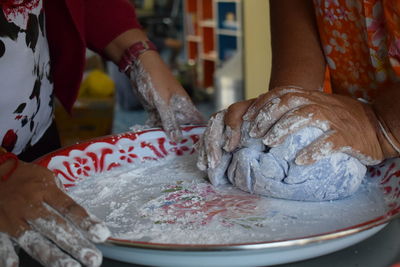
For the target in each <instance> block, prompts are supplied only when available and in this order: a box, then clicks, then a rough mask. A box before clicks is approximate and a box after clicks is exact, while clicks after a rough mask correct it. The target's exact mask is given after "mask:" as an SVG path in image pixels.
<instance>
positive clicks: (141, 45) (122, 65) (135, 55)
mask: <svg viewBox="0 0 400 267" xmlns="http://www.w3.org/2000/svg"><path fill="white" fill-rule="evenodd" d="M147 51H157V47H156V46H155V45H154V44H153V43H152V42H151V41H149V40H146V41H138V42H136V43H134V44H132V45H131V46H130V47H129V48H127V49H126V50H125V52H124V54H123V56H122V58H121V60H120V61H119V64H118V66H119V70H120V71H121V72H124V73H128V72H129V71H130V68H131V66H132V63H134V62H136V61H137V60H139V57H140V56H141V55H142V54H143V53H145V52H147Z"/></svg>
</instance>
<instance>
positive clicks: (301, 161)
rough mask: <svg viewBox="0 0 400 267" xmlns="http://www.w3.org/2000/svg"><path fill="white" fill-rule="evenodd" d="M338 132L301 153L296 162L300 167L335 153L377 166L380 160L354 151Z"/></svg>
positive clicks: (327, 134) (326, 136) (329, 133)
mask: <svg viewBox="0 0 400 267" xmlns="http://www.w3.org/2000/svg"><path fill="white" fill-rule="evenodd" d="M346 140H347V138H344V137H343V136H342V135H340V134H339V133H338V132H336V131H329V132H327V133H325V135H324V136H322V137H320V138H319V139H317V140H316V141H314V142H313V143H312V144H311V145H309V146H307V147H306V148H304V149H302V150H301V151H299V153H298V154H297V156H296V159H295V162H296V164H298V165H308V164H312V163H314V162H316V161H318V160H320V159H322V158H324V157H327V156H329V155H331V154H333V153H338V152H341V153H344V154H347V155H349V156H351V157H353V158H356V159H358V160H359V161H360V162H361V163H362V164H364V165H367V166H368V165H376V164H378V163H379V162H380V160H379V159H375V158H371V157H370V156H367V155H366V154H364V153H362V152H361V151H358V150H356V149H354V148H353V147H352V146H351V144H349V143H348V142H347V141H346Z"/></svg>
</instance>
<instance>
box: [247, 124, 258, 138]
mask: <svg viewBox="0 0 400 267" xmlns="http://www.w3.org/2000/svg"><path fill="white" fill-rule="evenodd" d="M249 136H250V137H251V138H256V136H257V125H254V126H253V127H251V129H250V132H249Z"/></svg>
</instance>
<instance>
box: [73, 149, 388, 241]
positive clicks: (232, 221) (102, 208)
mask: <svg viewBox="0 0 400 267" xmlns="http://www.w3.org/2000/svg"><path fill="white" fill-rule="evenodd" d="M195 162H196V155H192V156H182V157H172V156H171V157H169V158H166V159H162V160H160V161H148V162H143V163H140V164H134V165H130V166H123V167H120V168H118V169H114V170H112V171H109V172H105V173H103V174H101V175H97V176H93V177H90V178H88V179H85V180H83V181H81V182H79V183H78V184H77V185H76V186H75V187H73V188H71V189H70V190H69V194H70V195H71V196H72V198H74V199H75V200H76V201H77V202H78V203H80V204H82V205H83V206H84V207H86V208H87V209H88V210H89V211H90V212H91V213H93V214H94V215H96V216H97V217H98V218H99V219H102V220H104V221H105V223H106V224H107V226H108V227H109V229H110V230H111V233H112V237H113V238H117V239H124V240H131V241H143V242H154V243H168V244H233V243H246V242H265V241H274V240H282V239H291V238H296V237H304V236H309V235H315V234H320V233H324V232H330V231H334V230H337V229H340V228H344V227H349V226H352V225H355V224H358V223H361V222H365V221H366V220H368V219H370V218H374V217H376V216H379V215H381V214H383V213H384V212H385V209H386V208H385V207H386V205H385V202H384V200H383V198H382V194H381V193H380V189H379V188H378V187H377V186H375V185H373V184H369V183H365V184H363V185H362V186H361V188H360V189H359V190H358V191H357V193H355V194H354V195H353V196H352V197H350V198H347V199H344V200H340V201H332V202H329V201H327V202H299V201H288V200H280V199H273V198H266V197H262V196H257V195H252V194H248V193H246V192H243V191H241V190H238V189H236V188H234V187H233V186H231V185H224V186H219V187H214V186H212V185H211V184H210V183H208V181H207V180H206V177H205V174H204V173H203V172H201V171H200V170H198V169H197V168H196V164H195Z"/></svg>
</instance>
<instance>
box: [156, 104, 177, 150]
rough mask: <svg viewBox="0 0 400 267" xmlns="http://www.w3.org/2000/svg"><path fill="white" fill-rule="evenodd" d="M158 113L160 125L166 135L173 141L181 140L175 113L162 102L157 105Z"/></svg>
mask: <svg viewBox="0 0 400 267" xmlns="http://www.w3.org/2000/svg"><path fill="white" fill-rule="evenodd" d="M157 111H158V114H159V115H160V119H161V123H162V127H163V129H164V131H165V133H166V134H167V136H168V137H169V138H170V139H171V141H173V142H179V141H180V140H182V131H181V129H180V127H179V124H178V122H177V121H176V118H175V114H174V112H173V110H172V109H170V107H168V106H165V105H164V104H162V105H160V106H157Z"/></svg>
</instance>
